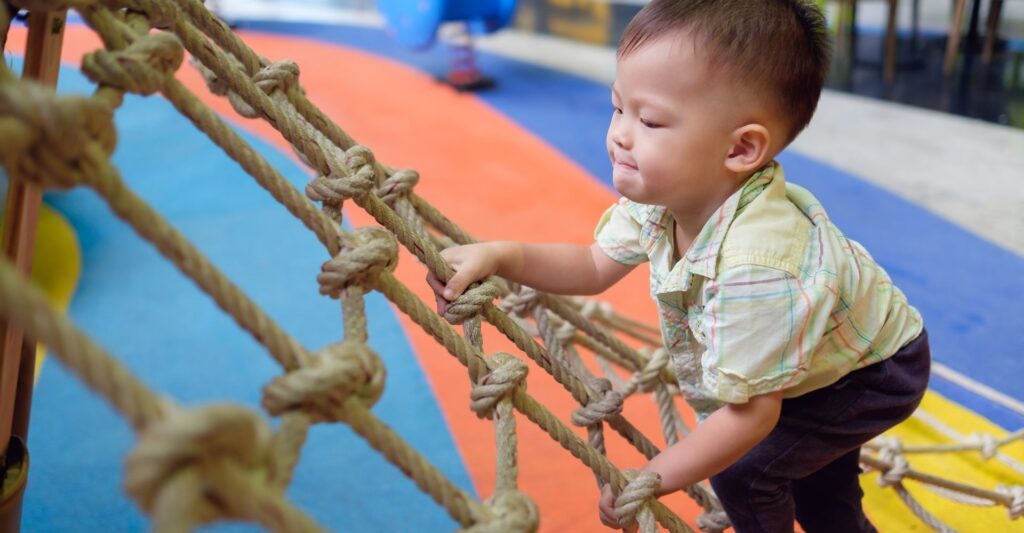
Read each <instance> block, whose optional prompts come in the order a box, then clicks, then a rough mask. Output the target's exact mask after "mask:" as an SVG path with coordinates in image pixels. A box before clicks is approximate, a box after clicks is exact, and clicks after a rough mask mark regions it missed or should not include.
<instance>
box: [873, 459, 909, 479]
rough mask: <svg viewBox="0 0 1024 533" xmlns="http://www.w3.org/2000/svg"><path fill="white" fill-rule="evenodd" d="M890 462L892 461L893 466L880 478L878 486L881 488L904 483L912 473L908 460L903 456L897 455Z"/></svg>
mask: <svg viewBox="0 0 1024 533" xmlns="http://www.w3.org/2000/svg"><path fill="white" fill-rule="evenodd" d="M890 460H891V461H892V466H891V467H890V468H889V469H888V470H886V471H885V472H882V475H881V476H879V477H878V486H880V487H890V486H892V485H898V484H900V483H902V482H903V478H904V477H906V475H907V472H909V471H910V464H908V463H907V459H906V458H905V457H903V456H902V455H899V454H895V455H893V456H892V458H891V459H890Z"/></svg>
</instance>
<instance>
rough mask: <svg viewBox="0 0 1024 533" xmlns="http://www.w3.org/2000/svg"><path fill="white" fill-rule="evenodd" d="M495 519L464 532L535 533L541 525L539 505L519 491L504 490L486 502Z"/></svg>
mask: <svg viewBox="0 0 1024 533" xmlns="http://www.w3.org/2000/svg"><path fill="white" fill-rule="evenodd" d="M485 504H486V505H487V507H489V508H490V509H491V511H492V512H493V513H494V517H493V518H491V519H490V520H487V521H486V522H480V523H477V524H476V525H473V526H472V527H468V528H466V529H464V530H463V531H464V532H465V533H506V532H508V533H533V532H534V531H537V525H538V524H539V523H540V514H539V513H538V512H537V504H535V503H533V500H531V499H530V497H529V496H527V495H525V494H523V493H522V492H519V491H517V490H503V491H501V492H498V493H496V494H495V495H494V496H491V497H490V498H488V499H487V501H486V502H485Z"/></svg>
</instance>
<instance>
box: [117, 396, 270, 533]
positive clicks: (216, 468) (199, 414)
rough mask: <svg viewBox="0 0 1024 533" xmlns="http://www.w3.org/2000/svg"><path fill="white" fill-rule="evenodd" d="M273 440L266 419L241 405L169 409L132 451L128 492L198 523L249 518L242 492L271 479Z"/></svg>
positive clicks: (147, 506) (149, 506) (142, 503)
mask: <svg viewBox="0 0 1024 533" xmlns="http://www.w3.org/2000/svg"><path fill="white" fill-rule="evenodd" d="M270 442H271V431H270V428H269V426H268V425H267V424H266V422H265V421H264V420H263V419H261V418H260V417H259V416H258V415H257V414H256V413H253V412H251V411H249V410H247V409H243V408H242V407H237V406H233V405H211V406H206V407H201V408H198V409H195V410H191V411H185V410H180V411H169V412H168V414H167V416H166V418H164V419H163V420H160V421H158V422H155V423H153V424H151V425H150V426H149V427H147V428H146V429H145V430H144V431H143V432H142V433H141V435H140V436H139V440H138V444H137V445H136V447H135V450H133V451H132V452H131V454H129V455H128V457H127V459H126V464H125V491H126V492H127V493H128V494H129V495H130V496H131V497H132V498H134V499H135V501H136V502H137V503H138V504H139V507H141V508H142V509H143V510H144V511H146V512H147V513H150V514H151V515H152V514H154V513H161V514H164V515H165V516H169V515H174V514H179V515H181V516H187V517H189V518H190V519H191V520H194V521H195V522H198V523H208V522H212V521H214V520H218V519H230V518H247V516H246V501H245V500H246V498H244V491H245V488H246V487H250V486H253V485H258V484H265V483H267V482H268V481H267V480H268V473H269V472H270V471H271V470H272V468H271V467H272V466H273V465H272V461H273V454H272V453H271V447H270ZM240 493H243V494H240ZM154 518H156V517H155V516H154Z"/></svg>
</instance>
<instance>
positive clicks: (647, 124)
mask: <svg viewBox="0 0 1024 533" xmlns="http://www.w3.org/2000/svg"><path fill="white" fill-rule="evenodd" d="M640 123H641V124H643V125H644V127H647V128H651V129H652V130H653V129H657V128H660V127H661V124H655V123H653V122H651V121H649V120H644V119H640Z"/></svg>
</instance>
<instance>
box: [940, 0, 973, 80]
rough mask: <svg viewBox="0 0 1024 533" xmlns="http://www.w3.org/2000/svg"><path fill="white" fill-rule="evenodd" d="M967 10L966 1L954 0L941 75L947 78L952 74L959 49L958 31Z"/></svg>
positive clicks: (961, 26)
mask: <svg viewBox="0 0 1024 533" xmlns="http://www.w3.org/2000/svg"><path fill="white" fill-rule="evenodd" d="M966 10H967V0H956V5H954V6H953V21H952V22H951V23H950V24H949V37H948V38H947V39H946V60H945V62H943V64H942V73H943V74H945V75H946V76H949V75H950V74H952V73H953V65H955V64H956V54H957V52H958V51H959V48H960V31H961V28H963V23H964V11H966Z"/></svg>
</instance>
